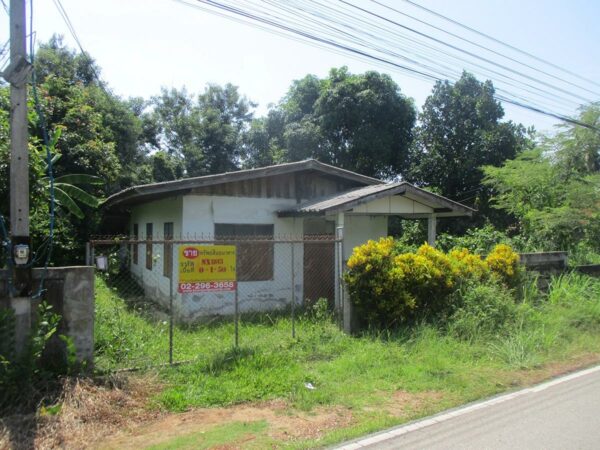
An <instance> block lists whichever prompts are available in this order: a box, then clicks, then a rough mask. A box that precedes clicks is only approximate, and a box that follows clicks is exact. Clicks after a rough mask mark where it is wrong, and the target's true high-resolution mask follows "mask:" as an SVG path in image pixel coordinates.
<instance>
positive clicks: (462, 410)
mask: <svg viewBox="0 0 600 450" xmlns="http://www.w3.org/2000/svg"><path fill="white" fill-rule="evenodd" d="M598 371H600V365H596V366H592V367H589V368H587V369H582V370H577V371H575V372H571V373H569V374H567V375H562V376H559V377H556V378H553V379H550V380H548V381H544V382H542V383H540V384H537V385H534V386H531V387H528V388H524V389H520V390H518V391H514V392H509V393H507V394H506V393H505V394H498V395H496V396H493V397H490V398H487V399H484V400H478V401H476V402H473V403H467V404H466V405H462V406H458V407H456V408H451V409H447V410H445V411H441V412H439V413H437V414H435V415H433V416H429V417H425V418H422V419H418V420H414V421H412V422H407V423H405V424H403V425H399V426H397V427H393V428H389V429H387V430H383V431H379V432H377V433H374V434H370V435H367V436H365V437H362V438H358V439H354V440H351V441H347V442H345V443H342V444H339V445H337V446H335V447H331V449H335V450H356V449H359V448H362V447H366V446H368V445H373V444H377V443H379V442H383V441H387V440H388V439H392V438H395V437H398V436H402V435H404V434H407V433H410V432H411V431H416V430H421V429H423V428H426V427H428V426H430V425H433V424H436V423H439V422H445V421H447V420H450V419H452V418H454V417H458V416H462V415H464V414H468V413H471V412H473V411H477V410H479V409H483V408H488V407H490V406H493V405H497V404H499V403H504V402H506V401H508V400H512V399H515V398H518V397H522V396H524V395H527V394H531V393H535V392H541V391H544V390H546V389H548V388H551V387H553V386H556V385H558V384H562V383H565V382H567V381H571V380H575V379H577V378H581V377H584V376H586V375H589V374H592V373H595V372H598Z"/></svg>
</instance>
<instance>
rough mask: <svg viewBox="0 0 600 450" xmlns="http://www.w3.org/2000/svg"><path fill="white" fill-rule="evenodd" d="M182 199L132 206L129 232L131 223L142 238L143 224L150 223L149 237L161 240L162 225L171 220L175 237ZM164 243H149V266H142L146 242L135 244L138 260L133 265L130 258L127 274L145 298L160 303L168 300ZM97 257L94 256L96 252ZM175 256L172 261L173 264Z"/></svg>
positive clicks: (178, 225)
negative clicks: (134, 281) (164, 270)
mask: <svg viewBox="0 0 600 450" xmlns="http://www.w3.org/2000/svg"><path fill="white" fill-rule="evenodd" d="M182 205H183V199H182V197H181V196H178V197H173V198H168V199H163V200H157V201H154V202H149V203H145V204H142V205H139V206H136V207H135V208H133V209H132V211H131V219H130V228H129V230H130V234H131V235H133V225H134V224H137V225H138V236H139V239H140V240H145V239H146V237H147V236H146V224H147V223H151V224H152V226H153V235H154V236H153V237H154V239H156V240H160V239H163V237H164V236H163V231H164V224H165V223H166V222H172V223H173V234H174V236H175V237H176V238H178V237H179V236H181V235H182V233H183V231H182V223H183V214H182ZM164 248H165V246H164V244H152V256H153V263H152V269H151V270H149V269H147V268H146V244H139V245H138V260H137V264H134V262H133V258H132V260H131V267H130V270H131V274H132V276H133V277H134V278H135V279H136V280H137V281H138V283H139V284H140V286H142V287H143V288H144V290H145V293H146V295H147V296H148V297H151V298H154V299H156V300H157V301H160V302H161V303H163V304H164V305H167V304H168V302H169V290H170V288H169V278H167V277H165V276H164V272H163V264H164V262H165V258H164ZM96 256H97V255H96ZM176 261H177V259H176V258H175V259H174V260H173V264H175V263H176Z"/></svg>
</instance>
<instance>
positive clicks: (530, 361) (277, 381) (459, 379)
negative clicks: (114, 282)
mask: <svg viewBox="0 0 600 450" xmlns="http://www.w3.org/2000/svg"><path fill="white" fill-rule="evenodd" d="M486 289H487V288H486ZM486 289H484V288H482V289H481V291H477V292H476V291H474V292H473V293H472V297H473V298H472V299H471V300H472V301H473V302H478V303H477V304H478V308H479V309H477V308H475V309H473V308H471V309H469V310H468V311H465V312H464V313H463V315H462V316H461V317H460V319H461V320H462V321H463V322H465V323H468V324H467V325H465V324H464V323H463V324H462V325H461V326H463V330H467V331H468V332H467V333H466V334H465V333H460V332H457V331H456V330H457V325H456V324H453V323H452V322H451V323H449V324H444V325H438V326H435V325H431V324H429V325H425V324H424V325H420V326H416V327H413V328H412V329H405V330H396V331H380V332H375V331H370V332H366V333H364V334H363V335H361V336H359V337H351V336H348V335H345V334H344V333H342V332H340V331H339V330H338V328H337V326H336V325H335V324H333V323H332V322H331V321H329V320H315V319H310V318H308V317H301V318H300V319H299V320H298V323H297V325H296V327H297V338H296V339H292V337H291V333H290V330H291V323H290V321H289V319H287V318H284V317H279V318H277V319H274V320H273V323H272V324H264V323H263V324H261V323H253V324H243V325H242V327H241V330H240V336H241V345H240V347H239V348H234V347H233V346H232V343H233V325H232V324H230V323H222V324H220V325H213V326H208V327H202V326H199V327H197V328H195V329H190V330H185V329H179V328H178V329H176V333H175V341H176V346H177V347H176V350H177V355H178V356H179V357H181V358H182V359H183V358H188V357H189V358H193V359H194V362H193V363H191V364H187V365H181V366H178V367H166V368H163V369H161V370H160V376H161V378H162V380H164V383H165V388H164V389H163V390H162V391H161V392H160V393H159V394H158V396H157V397H156V398H155V400H156V401H157V402H158V404H160V405H162V407H164V408H167V409H169V410H172V411H183V410H186V409H188V408H190V407H205V406H218V405H232V404H237V403H242V402H248V401H258V400H269V399H275V398H278V399H284V400H286V401H287V403H288V404H289V405H290V407H292V408H297V409H299V410H307V411H308V410H311V409H313V408H315V407H317V406H319V405H325V406H329V405H336V406H341V407H346V408H350V409H351V410H352V411H355V419H356V420H355V423H354V426H353V427H352V428H351V429H348V430H345V431H344V430H341V431H340V430H338V431H333V432H331V433H330V435H328V436H329V437H327V438H326V439H325V440H324V441H320V444H323V443H326V442H333V441H335V440H336V439H337V440H339V439H342V438H349V437H352V436H354V435H356V434H357V433H359V432H363V431H364V432H366V431H373V430H375V429H378V428H381V427H383V426H389V425H391V424H393V423H398V422H400V421H402V420H406V419H407V417H405V418H404V419H400V418H394V417H391V416H390V415H388V414H387V413H385V412H378V413H377V414H375V413H372V412H370V413H368V412H364V411H366V410H367V409H368V408H367V407H372V406H373V405H379V406H381V405H385V404H387V403H388V402H389V399H390V397H391V394H392V393H394V392H396V391H399V390H402V391H407V392H409V393H423V392H435V393H437V394H439V395H438V397H436V398H437V400H436V401H435V402H434V403H431V404H424V405H422V406H421V407H420V408H419V409H418V410H416V411H414V412H413V413H412V414H411V415H410V416H408V418H414V417H417V416H421V415H424V414H428V413H432V412H435V411H439V410H441V409H443V408H446V407H450V406H455V405H458V404H461V403H464V402H468V401H472V400H475V399H478V398H481V397H484V396H488V395H492V394H494V393H497V392H500V391H502V390H506V389H509V388H511V387H512V386H514V384H515V376H516V374H518V373H522V371H523V370H527V369H532V368H538V367H541V366H542V365H544V364H547V363H550V362H552V363H554V362H560V361H564V360H569V359H572V358H575V357H577V356H581V355H589V354H596V353H598V354H600V280H597V279H593V278H590V277H586V276H583V275H576V274H570V275H564V276H562V277H559V278H555V279H554V280H553V281H552V282H551V284H550V291H549V293H548V294H547V295H542V294H540V293H539V292H538V291H537V289H536V288H535V286H534V285H533V284H531V285H528V286H526V287H525V288H524V289H523V290H522V292H521V295H520V296H519V297H520V298H522V300H520V301H519V302H517V303H516V304H515V305H514V307H512V309H510V311H508V310H504V309H503V307H500V306H499V304H500V303H501V302H500V303H498V302H497V301H491V300H490V296H494V295H495V293H494V292H493V290H492V291H491V292H487V291H486ZM478 299H479V300H478ZM486 299H487V300H486ZM495 300H497V299H495ZM486 302H487V303H486ZM97 305H98V311H97V314H98V316H97V342H98V345H100V346H101V348H100V350H101V352H100V356H99V358H98V362H99V363H100V362H102V364H104V365H105V366H106V367H109V366H111V365H112V366H115V365H118V364H120V362H119V361H117V360H114V359H111V358H113V355H114V354H116V355H121V356H123V355H125V356H124V357H125V358H126V360H127V361H134V360H136V359H146V360H149V361H154V362H165V361H166V357H167V353H166V352H167V347H166V346H167V343H168V339H167V335H166V334H165V333H167V330H168V324H166V323H163V322H162V321H160V320H159V319H156V318H154V319H152V318H149V317H147V316H144V315H140V314H139V311H135V310H129V309H127V307H126V306H125V303H124V302H123V300H122V299H120V298H119V297H118V296H117V295H116V294H115V293H114V291H111V290H110V289H108V288H107V286H106V285H105V284H104V283H103V282H102V281H101V280H99V281H98V285H97ZM486 308H492V310H491V312H490V314H492V315H494V317H498V318H500V319H498V320H502V322H501V323H497V321H496V322H495V323H494V326H489V324H485V323H483V322H484V320H483V318H484V317H487V316H486V311H487V310H486ZM479 325H481V326H479ZM111 342H114V344H111ZM110 345H115V346H116V347H118V348H119V350H118V351H117V352H116V353H112V352H113V350H112V349H110ZM311 387H314V389H313V388H311ZM305 444H306V445H309V444H308V443H305ZM305 444H301V443H299V444H298V445H300V446H301V447H302V446H304V445H305ZM312 444H314V442H312ZM312 444H310V445H312Z"/></svg>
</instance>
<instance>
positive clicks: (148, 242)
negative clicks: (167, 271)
mask: <svg viewBox="0 0 600 450" xmlns="http://www.w3.org/2000/svg"><path fill="white" fill-rule="evenodd" d="M152 234H153V230H152V224H151V223H147V224H146V269H148V270H152Z"/></svg>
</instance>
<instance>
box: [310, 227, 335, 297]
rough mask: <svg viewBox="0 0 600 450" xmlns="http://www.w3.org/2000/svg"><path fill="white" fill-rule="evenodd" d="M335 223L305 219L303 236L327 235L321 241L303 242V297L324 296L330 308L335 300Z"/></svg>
mask: <svg viewBox="0 0 600 450" xmlns="http://www.w3.org/2000/svg"><path fill="white" fill-rule="evenodd" d="M334 233H335V223H334V222H333V221H327V220H324V219H305V221H304V238H305V239H309V240H312V239H315V240H318V239H319V238H324V237H327V238H328V240H323V242H314V241H313V242H305V243H304V299H309V300H310V301H316V300H317V299H319V298H326V299H327V300H328V301H329V306H330V308H333V307H334V302H335V243H334V242H332V241H331V240H329V239H333V237H334Z"/></svg>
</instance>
